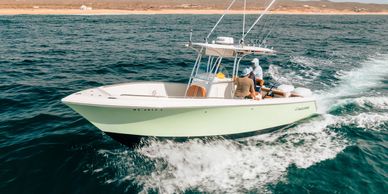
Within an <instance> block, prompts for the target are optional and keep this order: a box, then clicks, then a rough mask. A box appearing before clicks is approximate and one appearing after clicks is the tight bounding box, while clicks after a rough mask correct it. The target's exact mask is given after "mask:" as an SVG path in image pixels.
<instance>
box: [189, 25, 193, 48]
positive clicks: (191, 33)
mask: <svg viewBox="0 0 388 194" xmlns="http://www.w3.org/2000/svg"><path fill="white" fill-rule="evenodd" d="M192 37H193V29H192V28H191V29H190V39H189V45H191V43H192V41H191V38H192Z"/></svg>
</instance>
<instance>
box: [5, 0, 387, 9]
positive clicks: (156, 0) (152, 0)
mask: <svg viewBox="0 0 388 194" xmlns="http://www.w3.org/2000/svg"><path fill="white" fill-rule="evenodd" d="M229 2H230V1H226V0H211V1H209V0H66V1H64V0H13V1H10V0H0V9H1V8H3V9H4V8H15V9H18V8H19V9H20V8H33V7H34V8H49V9H79V8H80V6H81V5H86V6H89V7H92V8H93V9H120V10H160V9H202V10H206V9H225V7H226V6H227V4H228V3H229ZM242 2H243V1H241V0H240V1H237V3H236V4H235V6H234V7H233V8H232V9H234V10H240V9H242V7H243V6H242ZM268 2H269V0H247V8H248V9H250V10H252V9H263V8H264V6H265V5H266V3H267V4H268ZM271 10H273V11H302V12H323V11H325V10H327V11H349V12H387V11H388V5H381V4H362V3H335V2H330V1H328V0H321V1H293V0H279V1H277V2H276V4H275V5H274V7H273V8H272V9H271Z"/></svg>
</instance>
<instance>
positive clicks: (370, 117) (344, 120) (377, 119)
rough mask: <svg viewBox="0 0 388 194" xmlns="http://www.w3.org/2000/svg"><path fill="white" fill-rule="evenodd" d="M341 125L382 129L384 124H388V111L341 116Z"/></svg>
mask: <svg viewBox="0 0 388 194" xmlns="http://www.w3.org/2000/svg"><path fill="white" fill-rule="evenodd" d="M339 120H340V122H338V124H341V125H346V126H349V125H355V126H356V127H360V128H364V129H365V130H376V131H381V130H383V129H385V128H384V127H381V126H382V125H388V113H361V114H359V115H355V116H344V117H340V118H339Z"/></svg>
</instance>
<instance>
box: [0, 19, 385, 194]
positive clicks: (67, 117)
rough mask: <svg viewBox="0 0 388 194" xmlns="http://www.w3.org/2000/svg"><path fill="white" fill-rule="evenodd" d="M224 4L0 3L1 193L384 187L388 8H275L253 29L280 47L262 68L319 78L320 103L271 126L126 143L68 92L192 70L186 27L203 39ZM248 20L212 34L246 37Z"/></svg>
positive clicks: (283, 77)
mask: <svg viewBox="0 0 388 194" xmlns="http://www.w3.org/2000/svg"><path fill="white" fill-rule="evenodd" d="M218 17H219V16H217V15H131V16H129V15H128V16H29V15H23V16H0V69H1V71H0V110H1V111H0V193H2V194H8V193H18V194H22V193H298V194H299V193H387V192H388V186H387V185H388V178H387V176H388V172H387V169H388V168H387V165H388V130H387V128H388V17H387V16H297V15H296V16H286V15H270V16H267V17H266V18H265V19H264V20H263V21H262V22H261V23H260V25H259V26H257V27H256V28H255V29H254V31H253V33H252V34H251V35H250V36H249V37H248V39H250V40H251V43H254V42H255V43H259V42H263V40H264V39H265V42H266V43H267V44H268V45H269V46H271V47H272V46H273V47H274V48H275V49H276V50H278V51H279V53H278V54H277V55H276V56H268V57H263V58H261V64H262V66H263V69H264V73H265V79H266V80H267V81H268V82H279V83H289V84H294V85H296V86H304V87H309V88H311V89H312V90H313V91H314V93H315V95H316V96H317V98H318V99H319V113H320V114H319V115H317V116H315V117H312V118H308V119H306V120H303V121H300V122H298V123H295V124H293V125H292V126H289V127H287V128H285V129H282V130H279V131H275V132H272V133H269V134H263V135H258V136H254V137H248V138H244V139H238V140H229V139H221V138H216V139H202V140H195V139H193V140H189V141H185V142H174V141H169V140H157V139H148V140H146V142H145V145H143V146H141V147H137V148H134V149H131V148H127V147H125V146H123V145H121V144H119V143H117V142H115V141H114V140H112V139H111V138H109V137H108V136H106V135H104V134H103V133H102V132H100V131H99V130H98V129H97V128H95V127H94V126H92V125H91V124H90V123H88V122H87V121H86V120H85V119H83V118H82V117H81V116H79V115H78V114H76V113H75V112H74V111H72V110H71V109H70V108H68V107H66V106H65V105H64V104H62V103H61V102H60V100H61V98H63V97H65V96H67V95H69V94H71V93H73V92H76V91H79V90H82V89H87V88H91V87H95V86H101V85H108V84H114V83H122V82H129V81H138V80H153V81H171V82H182V83H185V82H187V81H188V76H189V74H190V72H191V66H192V65H193V63H194V60H195V56H194V55H195V53H194V52H193V51H191V50H189V49H187V48H185V47H184V44H185V43H186V42H187V41H188V38H189V31H190V29H193V39H194V40H198V41H202V40H203V38H204V37H205V36H206V35H207V32H208V31H209V30H210V29H211V27H212V25H213V24H214V23H215V22H216V21H217V18H218ZM240 20H241V16H238V15H234V16H228V17H226V18H225V21H223V22H222V23H221V24H220V27H221V28H220V29H217V30H216V31H215V33H214V36H216V35H227V36H232V35H233V36H235V37H238V36H240V34H241V32H240V30H241V22H240ZM253 20H254V17H253V16H249V17H248V22H249V23H252V22H253ZM243 63H244V64H247V63H248V59H247V60H246V61H244V62H243ZM252 122H254V121H252Z"/></svg>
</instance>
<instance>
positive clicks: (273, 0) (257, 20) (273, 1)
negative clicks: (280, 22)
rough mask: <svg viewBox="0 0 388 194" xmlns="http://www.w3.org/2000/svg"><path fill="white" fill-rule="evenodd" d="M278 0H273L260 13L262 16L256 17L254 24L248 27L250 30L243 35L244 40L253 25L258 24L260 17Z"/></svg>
mask: <svg viewBox="0 0 388 194" xmlns="http://www.w3.org/2000/svg"><path fill="white" fill-rule="evenodd" d="M275 1H276V0H272V2H271V3H270V4H269V5H268V7H267V8H265V10H264V11H263V12H262V13H261V14H260V16H259V17H258V18H257V19H256V21H255V22H254V23H253V24H252V26H251V27H250V28H249V29H248V31H247V32H246V33H245V34H244V35H243V37H242V38H241V40H242V41H244V39H245V37H246V36H247V34H248V33H249V32H250V31H251V30H252V29H253V27H255V26H256V24H257V23H258V22H259V21H260V19H261V18H262V17H263V16H264V15H265V14H266V13H267V12H268V10H269V9H270V8H271V7H272V5H273V4H274V3H275Z"/></svg>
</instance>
